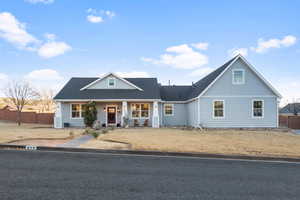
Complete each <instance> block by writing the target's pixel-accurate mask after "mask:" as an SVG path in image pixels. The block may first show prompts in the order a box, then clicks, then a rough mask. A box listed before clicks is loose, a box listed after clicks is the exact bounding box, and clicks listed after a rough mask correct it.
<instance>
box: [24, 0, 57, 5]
mask: <svg viewBox="0 0 300 200" xmlns="http://www.w3.org/2000/svg"><path fill="white" fill-rule="evenodd" d="M25 2H28V3H32V4H36V3H43V4H51V3H53V2H54V0H25Z"/></svg>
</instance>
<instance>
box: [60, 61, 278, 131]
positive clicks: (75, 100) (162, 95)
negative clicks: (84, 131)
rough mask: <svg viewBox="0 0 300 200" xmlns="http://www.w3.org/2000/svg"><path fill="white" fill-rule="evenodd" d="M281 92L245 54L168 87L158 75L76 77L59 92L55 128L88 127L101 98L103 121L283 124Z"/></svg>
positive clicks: (224, 125) (226, 125)
mask: <svg viewBox="0 0 300 200" xmlns="http://www.w3.org/2000/svg"><path fill="white" fill-rule="evenodd" d="M280 98H281V95H280V94H279V93H278V92H277V91H276V90H275V89H274V88H273V87H272V85H271V84H270V83H269V82H267V81H266V80H265V79H264V78H263V76H262V75H261V74H259V73H258V72H257V71H256V70H255V69H254V67H253V66H252V65H250V64H249V62H248V61H247V60H246V59H245V58H244V57H243V56H241V55H238V56H236V57H234V58H232V59H231V60H229V61H228V62H226V63H225V64H224V65H222V66H221V67H219V68H217V69H216V70H215V71H213V72H212V73H210V74H208V75H207V76H205V77H204V78H202V79H201V80H199V81H198V82H196V83H195V84H192V85H189V86H176V85H173V86H163V85H160V84H159V83H158V82H157V79H156V78H121V77H119V76H117V75H115V74H113V73H109V74H106V75H105V76H103V77H101V78H98V77H95V78H72V79H71V80H70V81H69V82H68V83H67V84H66V85H65V86H64V87H63V89H62V90H61V91H60V92H59V93H58V94H57V95H56V96H55V98H54V100H55V101H56V103H57V111H56V113H55V120H54V121H55V127H56V128H61V127H63V126H64V125H70V126H79V127H82V126H84V122H83V118H82V107H83V105H84V104H85V103H86V102H89V101H95V102H96V105H97V106H96V107H97V111H98V114H97V115H98V116H97V118H98V121H99V122H100V124H102V125H103V126H117V125H119V126H120V125H123V124H124V122H123V121H124V119H126V117H128V119H129V120H128V121H129V124H130V126H134V125H135V126H143V125H145V126H152V127H155V128H158V127H163V126H192V127H200V126H201V127H208V128H209V127H219V128H221V127H222V128H229V127H236V128H237V127H278V102H279V99H280Z"/></svg>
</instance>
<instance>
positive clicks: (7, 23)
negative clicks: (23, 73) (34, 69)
mask: <svg viewBox="0 0 300 200" xmlns="http://www.w3.org/2000/svg"><path fill="white" fill-rule="evenodd" d="M0 38H3V39H4V40H6V41H8V42H10V43H12V44H13V45H15V46H16V47H17V48H20V49H26V50H34V49H35V48H36V46H37V45H38V44H39V43H40V42H39V40H37V39H36V38H35V37H34V36H32V35H31V34H29V33H28V32H27V31H26V26H25V24H24V23H21V22H19V21H18V20H17V19H16V18H15V16H13V15H12V14H11V13H9V12H2V13H0Z"/></svg>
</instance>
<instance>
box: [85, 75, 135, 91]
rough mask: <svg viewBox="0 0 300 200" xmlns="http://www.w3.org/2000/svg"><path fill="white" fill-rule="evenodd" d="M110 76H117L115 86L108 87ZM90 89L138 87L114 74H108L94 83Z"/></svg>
mask: <svg viewBox="0 0 300 200" xmlns="http://www.w3.org/2000/svg"><path fill="white" fill-rule="evenodd" d="M109 78H115V80H116V85H115V87H114V88H112V87H108V79H109ZM88 89H136V88H134V87H133V86H131V85H128V84H127V83H125V82H124V81H122V80H120V79H118V78H116V77H114V76H108V77H106V78H104V79H102V80H101V81H99V82H97V83H95V84H94V85H91V86H90V87H89V88H88Z"/></svg>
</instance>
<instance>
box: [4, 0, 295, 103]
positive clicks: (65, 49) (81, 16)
mask: <svg viewBox="0 0 300 200" xmlns="http://www.w3.org/2000/svg"><path fill="white" fill-rule="evenodd" d="M299 8H300V1H296V0H295V1H282V0H265V1H255V0H252V1H241V0H239V1H234V0H223V1H222V0H215V1H213V0H211V1H199V0H188V1H182V0H151V1H150V0H149V1H147V0H143V1H141V0H127V1H125V0H124V1H120V0H107V1H101V0H76V1H74V0H1V4H0V85H2V86H3V87H5V84H6V83H7V82H9V81H11V80H20V79H25V80H26V81H28V82H30V83H31V84H32V85H33V86H34V87H36V88H39V89H40V88H51V89H53V90H55V91H58V90H59V89H60V88H61V87H62V86H63V85H64V84H65V83H66V82H67V81H68V80H69V79H70V78H71V77H98V76H101V75H103V74H105V73H107V72H115V73H117V74H119V75H120V76H123V77H157V78H158V80H159V82H160V83H162V84H167V83H168V81H169V80H170V82H171V84H176V85H188V84H191V83H192V82H196V81H198V80H199V79H201V78H202V77H203V76H205V75H206V74H208V73H209V72H211V71H212V70H214V69H216V68H217V67H219V66H221V65H222V64H224V63H225V62H226V61H228V60H229V59H230V58H231V57H232V56H234V55H236V54H237V53H240V54H242V55H244V57H245V58H246V59H247V60H248V61H249V62H250V63H251V64H252V65H253V66H254V67H255V68H256V69H257V70H258V71H259V72H260V73H261V74H262V75H263V76H264V77H265V78H266V79H267V80H268V81H269V82H271V84H272V85H273V86H274V87H275V88H276V89H277V90H278V91H279V92H280V93H281V94H282V96H283V97H284V98H283V102H287V101H290V102H292V101H296V100H297V99H300V79H299V74H300V59H299V57H300V42H299V38H300V24H299V19H300V12H299Z"/></svg>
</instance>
